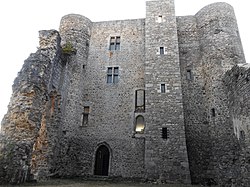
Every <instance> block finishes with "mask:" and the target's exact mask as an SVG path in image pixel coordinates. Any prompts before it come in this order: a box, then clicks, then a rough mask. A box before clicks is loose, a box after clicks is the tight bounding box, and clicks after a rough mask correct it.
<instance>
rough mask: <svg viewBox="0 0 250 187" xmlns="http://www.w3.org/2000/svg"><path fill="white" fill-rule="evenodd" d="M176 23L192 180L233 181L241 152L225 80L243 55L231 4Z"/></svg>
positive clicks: (235, 178)
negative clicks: (228, 101)
mask: <svg viewBox="0 0 250 187" xmlns="http://www.w3.org/2000/svg"><path fill="white" fill-rule="evenodd" d="M178 24H179V26H178V33H179V47H180V59H181V66H182V71H183V72H182V81H183V94H184V98H185V103H184V108H185V122H186V127H187V131H186V132H187V137H188V139H187V142H188V149H189V159H190V163H191V167H190V168H191V174H192V182H194V183H207V184H211V183H212V184H213V183H218V184H229V185H231V184H235V183H236V181H237V179H238V178H239V175H238V172H239V167H238V166H237V163H236V162H237V161H238V156H239V155H238V153H239V152H238V145H237V142H236V141H235V139H234V138H233V136H232V134H233V129H232V123H231V121H230V119H229V110H228V105H227V97H226V92H225V90H224V86H223V82H222V77H223V75H224V73H225V72H226V71H227V70H228V69H230V68H231V67H232V66H233V65H235V64H237V63H244V61H245V59H244V54H243V50H242V46H241V42H240V37H239V33H238V28H237V23H236V19H235V15H234V12H233V8H232V7H231V6H230V5H228V4H226V3H215V4H211V5H208V6H206V7H204V8H203V9H202V10H200V11H199V12H198V13H197V14H196V15H195V17H189V18H187V17H180V18H179V19H178ZM183 26H184V27H183ZM188 70H191V72H192V77H191V80H187V79H190V78H188V77H187V73H188ZM190 110H191V111H190ZM194 145H195V146H194Z"/></svg>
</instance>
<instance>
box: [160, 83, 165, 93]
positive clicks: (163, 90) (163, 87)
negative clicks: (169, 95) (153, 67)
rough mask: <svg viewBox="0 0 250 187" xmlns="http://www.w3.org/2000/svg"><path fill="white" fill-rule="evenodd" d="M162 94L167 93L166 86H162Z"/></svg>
mask: <svg viewBox="0 0 250 187" xmlns="http://www.w3.org/2000/svg"><path fill="white" fill-rule="evenodd" d="M161 93H166V84H161Z"/></svg>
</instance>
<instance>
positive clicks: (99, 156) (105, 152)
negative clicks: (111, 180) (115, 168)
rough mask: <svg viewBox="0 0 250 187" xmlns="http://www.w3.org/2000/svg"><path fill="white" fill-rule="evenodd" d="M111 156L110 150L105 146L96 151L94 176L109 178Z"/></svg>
mask: <svg viewBox="0 0 250 187" xmlns="http://www.w3.org/2000/svg"><path fill="white" fill-rule="evenodd" d="M109 155H110V154H109V149H108V148H107V147H106V146H105V145H101V146H100V147H99V148H98V149H97V150H96V154H95V171H94V175H101V176H108V173H109Z"/></svg>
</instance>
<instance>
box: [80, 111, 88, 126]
mask: <svg viewBox="0 0 250 187" xmlns="http://www.w3.org/2000/svg"><path fill="white" fill-rule="evenodd" d="M88 118H89V106H85V107H84V111H83V113H82V126H87V125H88V121H89V119H88Z"/></svg>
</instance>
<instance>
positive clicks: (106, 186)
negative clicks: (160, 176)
mask: <svg viewBox="0 0 250 187" xmlns="http://www.w3.org/2000/svg"><path fill="white" fill-rule="evenodd" d="M28 186H36V187H42V186H44V187H199V186H193V185H181V184H145V183H135V182H106V181H75V180H51V181H47V182H42V183H39V184H38V183H36V184H28V183H27V184H24V185H20V186H8V187H28ZM6 187H7V186H6Z"/></svg>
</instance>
